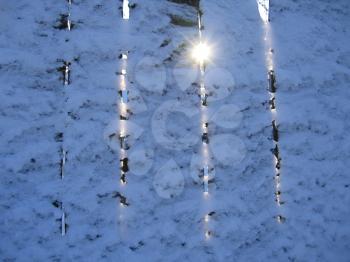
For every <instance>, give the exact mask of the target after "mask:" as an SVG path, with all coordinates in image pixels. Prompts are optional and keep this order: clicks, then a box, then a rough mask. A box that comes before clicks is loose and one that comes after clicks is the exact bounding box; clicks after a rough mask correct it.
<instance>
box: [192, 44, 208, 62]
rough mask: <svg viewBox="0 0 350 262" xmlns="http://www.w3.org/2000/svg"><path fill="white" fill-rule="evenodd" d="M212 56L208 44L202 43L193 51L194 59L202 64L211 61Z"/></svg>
mask: <svg viewBox="0 0 350 262" xmlns="http://www.w3.org/2000/svg"><path fill="white" fill-rule="evenodd" d="M210 55H211V50H210V47H209V46H208V45H207V44H206V43H202V42H200V43H199V44H197V45H195V46H194V47H193V50H192V58H193V59H194V60H196V61H197V62H198V63H200V64H202V63H204V62H206V61H208V60H209V58H210Z"/></svg>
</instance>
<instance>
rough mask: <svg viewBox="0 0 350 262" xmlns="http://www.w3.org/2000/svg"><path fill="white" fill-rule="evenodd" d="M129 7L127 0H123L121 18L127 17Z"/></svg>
mask: <svg viewBox="0 0 350 262" xmlns="http://www.w3.org/2000/svg"><path fill="white" fill-rule="evenodd" d="M129 16H130V9H129V0H123V19H126V20H127V19H129Z"/></svg>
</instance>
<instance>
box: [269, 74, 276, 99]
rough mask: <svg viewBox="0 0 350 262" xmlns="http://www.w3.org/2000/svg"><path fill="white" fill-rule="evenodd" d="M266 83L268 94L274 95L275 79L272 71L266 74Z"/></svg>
mask: <svg viewBox="0 0 350 262" xmlns="http://www.w3.org/2000/svg"><path fill="white" fill-rule="evenodd" d="M268 82H269V91H270V93H276V77H275V72H274V71H273V70H270V71H269V72H268Z"/></svg>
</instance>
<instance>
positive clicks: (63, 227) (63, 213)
mask: <svg viewBox="0 0 350 262" xmlns="http://www.w3.org/2000/svg"><path fill="white" fill-rule="evenodd" d="M61 235H62V236H65V235H66V213H65V212H64V210H63V209H62V217H61Z"/></svg>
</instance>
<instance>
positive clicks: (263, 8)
mask: <svg viewBox="0 0 350 262" xmlns="http://www.w3.org/2000/svg"><path fill="white" fill-rule="evenodd" d="M257 4H258V9H259V14H260V17H261V19H262V20H263V21H264V22H265V23H267V22H269V21H270V0H257Z"/></svg>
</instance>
